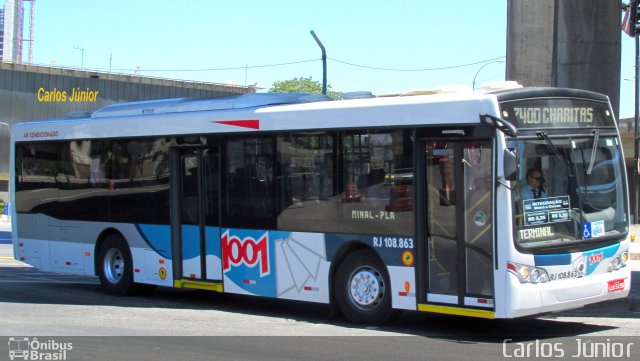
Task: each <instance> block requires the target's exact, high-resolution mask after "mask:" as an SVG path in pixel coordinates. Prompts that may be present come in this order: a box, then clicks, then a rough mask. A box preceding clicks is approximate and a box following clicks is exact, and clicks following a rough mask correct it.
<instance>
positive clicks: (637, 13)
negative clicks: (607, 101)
mask: <svg viewBox="0 0 640 361" xmlns="http://www.w3.org/2000/svg"><path fill="white" fill-rule="evenodd" d="M622 9H623V10H625V12H626V13H625V16H624V20H623V22H622V30H623V31H624V32H625V33H627V35H629V36H631V37H633V38H635V39H634V40H635V43H636V64H635V66H636V71H635V74H636V75H635V83H634V84H635V112H634V116H633V177H632V179H633V186H634V197H633V199H634V201H633V207H632V209H633V223H635V224H638V211H639V209H638V208H639V207H638V201H639V200H640V197H639V196H640V195H639V194H638V193H640V169H639V168H640V164H638V162H639V161H640V160H639V159H638V153H639V150H638V138H639V136H638V118H639V117H640V114H638V113H639V112H640V88H639V86H640V42H639V40H638V35H640V23H639V21H640V10H639V9H638V0H631V1H630V2H629V4H628V5H627V6H625V7H623V8H622Z"/></svg>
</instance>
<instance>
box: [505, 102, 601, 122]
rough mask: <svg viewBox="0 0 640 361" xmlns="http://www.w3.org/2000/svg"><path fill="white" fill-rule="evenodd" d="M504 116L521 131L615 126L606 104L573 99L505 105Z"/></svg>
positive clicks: (509, 103)
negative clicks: (524, 129) (527, 129)
mask: <svg viewBox="0 0 640 361" xmlns="http://www.w3.org/2000/svg"><path fill="white" fill-rule="evenodd" d="M502 116H503V117H504V119H505V120H508V121H510V122H511V123H513V124H515V125H516V126H517V127H518V128H520V129H522V128H584V127H601V126H613V125H614V121H613V117H612V114H611V112H610V111H609V108H608V107H607V106H606V105H605V104H601V103H597V102H588V101H584V100H573V99H535V100H526V101H517V102H508V103H503V104H502Z"/></svg>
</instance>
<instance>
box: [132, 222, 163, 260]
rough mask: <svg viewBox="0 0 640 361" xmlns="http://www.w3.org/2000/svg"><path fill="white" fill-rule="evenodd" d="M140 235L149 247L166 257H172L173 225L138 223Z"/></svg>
mask: <svg viewBox="0 0 640 361" xmlns="http://www.w3.org/2000/svg"><path fill="white" fill-rule="evenodd" d="M136 228H137V229H138V232H139V233H140V236H142V238H143V239H144V240H145V242H147V244H148V245H149V247H151V249H153V250H154V251H156V252H157V253H158V254H159V255H161V256H162V257H164V258H167V259H171V227H170V226H169V225H164V224H136Z"/></svg>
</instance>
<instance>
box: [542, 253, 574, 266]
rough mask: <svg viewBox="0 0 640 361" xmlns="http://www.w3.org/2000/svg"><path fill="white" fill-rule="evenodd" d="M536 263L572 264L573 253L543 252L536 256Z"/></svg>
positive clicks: (544, 264)
mask: <svg viewBox="0 0 640 361" xmlns="http://www.w3.org/2000/svg"><path fill="white" fill-rule="evenodd" d="M534 260H535V265H536V266H539V267H542V266H562V265H568V264H571V254H568V253H567V254H541V255H536V256H534Z"/></svg>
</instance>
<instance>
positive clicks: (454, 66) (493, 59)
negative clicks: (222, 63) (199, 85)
mask: <svg viewBox="0 0 640 361" xmlns="http://www.w3.org/2000/svg"><path fill="white" fill-rule="evenodd" d="M504 58H506V57H505V56H499V57H495V58H490V59H485V60H479V61H475V62H472V63H465V64H456V65H448V66H440V67H433V68H386V67H378V66H370V65H362V64H355V63H352V62H348V61H344V60H340V59H336V58H331V57H327V59H329V60H331V61H334V62H336V63H340V64H344V65H348V66H353V67H357V68H363V69H369V70H379V71H396V72H423V71H437V70H448V69H456V68H463V67H467V66H473V65H478V64H483V63H487V62H491V61H496V60H501V59H504ZM316 61H321V59H319V58H318V59H308V60H299V61H291V62H284V63H276V64H263V65H244V66H233V67H224V68H198V69H144V68H136V69H126V68H123V69H112V70H113V71H122V72H127V71H131V72H205V71H225V70H242V69H256V68H272V67H278V66H287V65H296V64H304V63H310V62H316ZM96 70H100V69H96Z"/></svg>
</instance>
